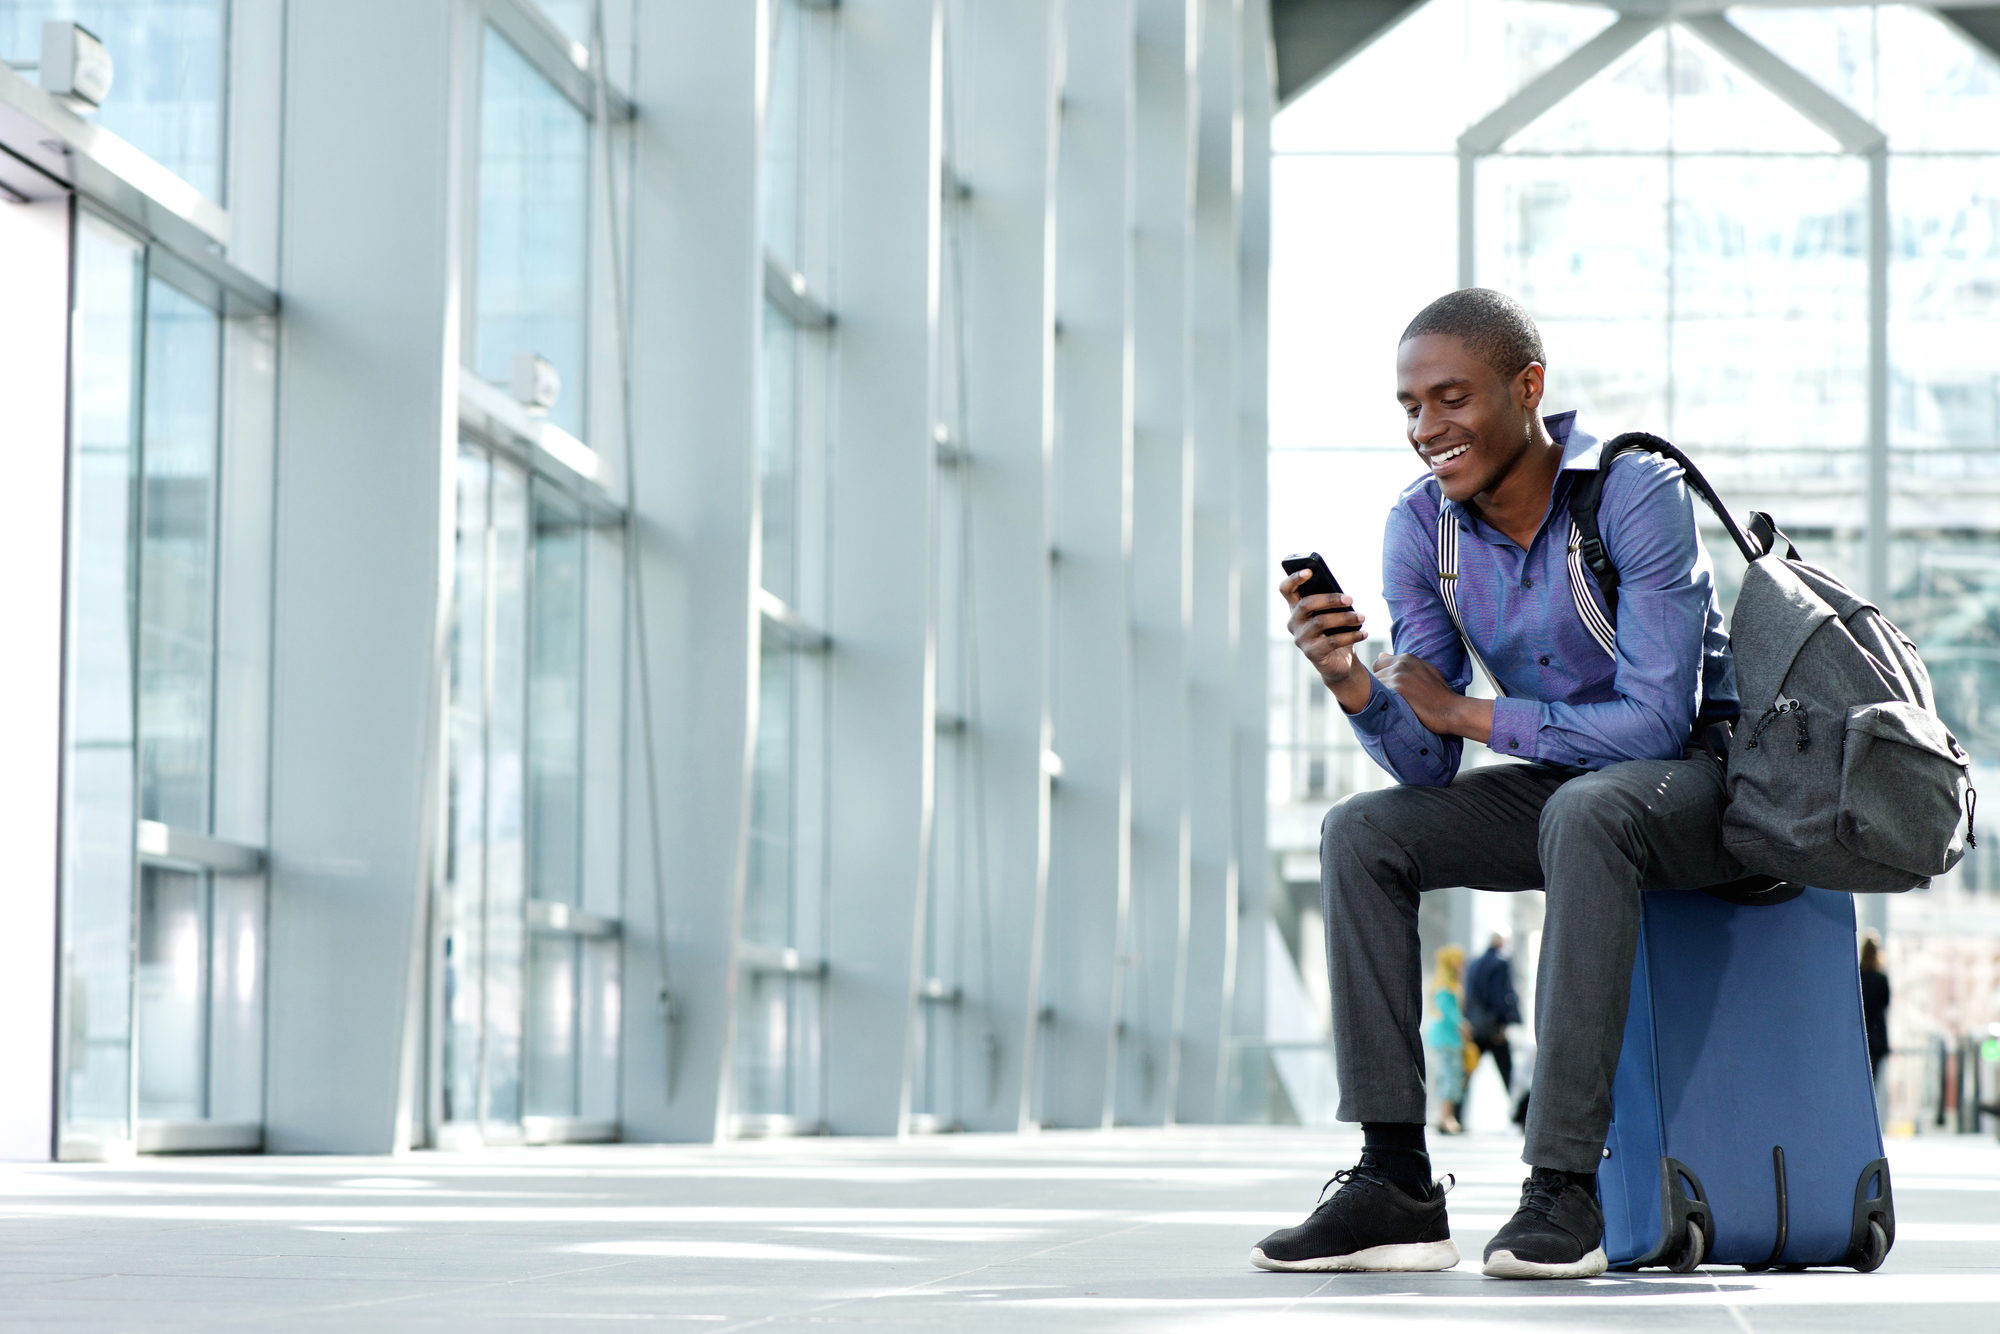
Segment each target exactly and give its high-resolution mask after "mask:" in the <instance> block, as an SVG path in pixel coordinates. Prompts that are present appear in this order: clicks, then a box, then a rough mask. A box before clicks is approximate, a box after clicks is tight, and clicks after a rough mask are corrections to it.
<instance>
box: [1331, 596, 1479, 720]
mask: <svg viewBox="0 0 2000 1334" xmlns="http://www.w3.org/2000/svg"><path fill="white" fill-rule="evenodd" d="M1296 614H1297V613H1294V615H1295V616H1296ZM1307 656H1308V657H1310V656H1311V655H1310V654H1308V655H1307ZM1375 677H1376V679H1377V680H1379V681H1381V683H1382V684H1383V685H1385V686H1387V687H1389V689H1391V690H1393V691H1395V692H1396V693H1397V694H1399V695H1401V696H1402V697H1403V698H1404V699H1406V700H1408V701H1409V702H1410V708H1411V709H1412V710H1414V711H1415V713H1416V715H1417V721H1418V722H1420V723H1422V724H1423V725H1424V726H1425V727H1428V728H1430V729H1431V731H1433V732H1436V733H1437V734H1438V735H1439V736H1462V737H1466V738H1468V739H1470V740H1473V741H1486V740H1490V739H1491V738H1492V736H1493V701H1492V700H1490V699H1467V698H1466V697H1465V696H1463V695H1461V694H1459V693H1458V692H1457V691H1456V690H1453V689H1452V688H1451V686H1450V685H1448V684H1446V682H1445V679H1444V677H1443V676H1441V675H1439V673H1438V669H1437V668H1435V667H1433V666H1431V665H1430V664H1429V663H1428V662H1425V661H1424V660H1423V659H1422V658H1419V657H1417V656H1416V655H1415V654H1413V653H1384V654H1383V655H1382V656H1381V657H1379V658H1377V659H1375Z"/></svg>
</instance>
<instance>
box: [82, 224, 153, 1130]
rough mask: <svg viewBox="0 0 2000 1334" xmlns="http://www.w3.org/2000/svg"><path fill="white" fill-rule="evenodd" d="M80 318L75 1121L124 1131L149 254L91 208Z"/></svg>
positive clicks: (127, 1106) (85, 226)
mask: <svg viewBox="0 0 2000 1334" xmlns="http://www.w3.org/2000/svg"><path fill="white" fill-rule="evenodd" d="M75 265H76V276H75V284H76V298H75V300H76V309H75V314H74V316H73V318H72V321H71V338H72V342H71V346H70V359H71V367H72V370H71V380H70V389H71V395H72V398H71V416H70V423H71V433H72V434H71V442H70V449H71V478H72V481H71V486H70V497H71V502H70V503H71V506H72V509H71V514H70V543H71V545H70V558H69V565H70V570H69V580H70V586H69V625H68V637H69V644H70V652H69V654H68V661H67V670H68V683H67V688H66V689H65V691H64V697H65V702H66V709H67V715H68V716H67V718H66V720H65V724H66V730H67V742H68V757H67V760H66V762H65V763H64V765H63V777H64V784H65V792H64V819H63V923H62V930H63V947H62V948H63V960H62V968H63V1009H64V1031H63V1092H62V1105H63V1115H64V1117H65V1120H66V1126H65V1129H71V1128H74V1129H76V1130H78V1131H80V1132H82V1133H85V1134H95V1135H103V1136H108V1137H110V1138H118V1139H122V1138H126V1137H127V1136H128V1135H129V1130H128V1128H127V1120H128V1117H129V1115H130V1090H131V1084H130V1073H131V1045H130V1036H131V1022H130V1021H131V997H132V992H131V985H132V964H131V947H132V898H133V892H134V879H133V878H134V875H135V871H136V868H135V865H134V847H133V824H132V822H133V819H134V818H135V816H136V814H137V791H136V785H137V783H136V780H137V758H136V755H135V751H134V743H135V740H136V738H135V736H134V730H133V689H134V680H133V647H132V630H133V624H132V621H133V607H134V603H135V602H136V588H135V581H134V578H133V570H132V529H133V512H134V488H135V483H136V474H137V465H138V454H139V450H138V421H137V418H138V413H137V409H138V404H137V402H136V397H135V394H134V385H135V382H136V379H137V372H138V350H139V344H140V292H141V286H140V284H141V281H142V274H143V271H144V270H143V256H142V253H141V251H140V248H139V246H138V245H137V243H135V242H133V241H132V240H130V239H129V238H128V237H126V236H125V235H124V234H123V233H122V232H118V231H115V230H113V229H112V228H110V227H107V226H105V225H103V224H101V223H99V222H98V221H97V220H96V219H94V218H92V217H90V216H89V215H88V214H85V215H82V216H81V217H80V218H79V221H78V224H77V231H76V258H75Z"/></svg>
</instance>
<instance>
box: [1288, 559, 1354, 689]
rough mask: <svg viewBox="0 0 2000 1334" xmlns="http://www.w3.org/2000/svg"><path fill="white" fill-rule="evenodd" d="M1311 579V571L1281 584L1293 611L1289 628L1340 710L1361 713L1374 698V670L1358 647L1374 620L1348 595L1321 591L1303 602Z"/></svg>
mask: <svg viewBox="0 0 2000 1334" xmlns="http://www.w3.org/2000/svg"><path fill="white" fill-rule="evenodd" d="M1310 578H1312V571H1311V570H1300V571H1299V572H1298V573H1297V574H1294V575H1291V576H1289V577H1288V578H1287V579H1286V580H1285V581H1284V582H1283V583H1281V584H1279V585H1278V591H1279V592H1280V593H1282V594H1284V596H1285V601H1286V602H1288V603H1290V604H1291V608H1292V615H1291V619H1290V620H1289V621H1287V622H1286V628H1287V629H1289V630H1290V631H1291V632H1292V642H1293V643H1295V644H1297V645H1298V646H1299V652H1301V653H1303V654H1305V655H1306V661H1307V662H1310V663H1311V664H1312V665H1313V668H1314V669H1315V670H1316V671H1318V672H1319V679H1320V680H1322V681H1324V682H1326V688H1327V689H1328V690H1331V691H1332V692H1333V697H1334V698H1335V699H1337V700H1339V701H1340V707H1341V708H1343V709H1345V710H1346V711H1347V712H1349V713H1359V712H1361V710H1363V709H1365V708H1367V707H1368V697H1369V695H1370V694H1372V693H1373V692H1374V686H1373V685H1372V683H1371V682H1370V680H1369V676H1368V669H1367V668H1366V667H1363V666H1362V665H1361V662H1360V660H1359V659H1358V658H1356V657H1355V655H1354V646H1355V645H1356V644H1358V643H1360V642H1361V641H1362V640H1364V639H1366V638H1368V632H1367V631H1366V630H1363V629H1362V628H1361V623H1362V622H1363V621H1365V620H1367V619H1368V618H1367V617H1365V616H1363V615H1362V614H1361V613H1360V612H1358V611H1354V610H1353V609H1352V608H1353V606H1354V599H1353V598H1351V597H1349V596H1348V595H1347V594H1345V593H1316V594H1314V595H1313V596H1312V597H1309V598H1304V599H1301V598H1300V597H1299V587H1300V585H1302V584H1304V583H1305V581H1306V580H1308V579H1310Z"/></svg>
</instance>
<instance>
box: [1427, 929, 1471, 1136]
mask: <svg viewBox="0 0 2000 1334" xmlns="http://www.w3.org/2000/svg"><path fill="white" fill-rule="evenodd" d="M1436 961H1437V967H1436V970H1435V971H1434V972H1433V973H1432V974H1431V994H1430V1004H1431V1009H1432V1010H1434V1011H1435V1012H1436V1014H1437V1018H1435V1019H1433V1020H1431V1022H1430V1026H1429V1027H1428V1028H1427V1029H1425V1031H1424V1046H1425V1047H1427V1048H1428V1049H1429V1057H1430V1061H1429V1065H1430V1077H1431V1099H1432V1100H1433V1101H1434V1102H1435V1103H1436V1104H1437V1109H1438V1119H1437V1126H1438V1129H1439V1130H1440V1131H1442V1132H1443V1133H1444V1134H1447V1135H1456V1134H1458V1133H1460V1132H1461V1131H1462V1130H1463V1129H1464V1127H1463V1126H1461V1125H1460V1124H1459V1121H1458V1106H1459V1103H1461V1102H1462V1101H1464V1099H1465V1036H1466V1024H1465V1015H1464V1011H1463V1008H1462V1007H1461V1005H1460V1003H1459V974H1460V972H1461V971H1462V970H1463V969H1464V967H1465V950H1464V948H1463V947H1462V946H1458V945H1444V946H1441V947H1440V948H1439V949H1438V952H1437V955H1436Z"/></svg>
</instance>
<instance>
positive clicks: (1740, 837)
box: [1570, 432, 1978, 893]
mask: <svg viewBox="0 0 2000 1334" xmlns="http://www.w3.org/2000/svg"><path fill="white" fill-rule="evenodd" d="M1632 449H1643V450H1647V451H1650V452H1652V453H1655V454H1661V455H1664V456H1665V457H1667V458H1670V459H1672V460H1673V461H1674V462H1676V463H1678V464H1679V465H1680V466H1681V468H1682V470H1683V471H1684V472H1685V473H1686V474H1687V478H1686V480H1687V483H1688V485H1689V486H1691V487H1693V488H1694V489H1695V491H1696V492H1697V493H1698V494H1699V495H1700V496H1701V498H1702V499H1703V500H1704V501H1705V502H1707V504H1708V506H1709V508H1710V509H1712V510H1714V511H1715V513H1716V517H1718V518H1719V519H1721V520H1722V526H1723V527H1724V528H1726V529H1728V530H1729V536H1730V537H1731V538H1732V539H1733V540H1734V541H1735V543H1736V546H1737V549H1738V550H1739V551H1741V552H1742V553H1743V558H1744V559H1745V560H1746V561H1748V562H1749V566H1750V568H1749V569H1748V570H1747V571H1746V572H1745V573H1744V576H1743V590H1742V592H1741V593H1740V594H1739V595H1738V597H1737V599H1736V612H1735V615H1734V616H1732V617H1731V619H1730V635H1729V637H1730V643H1731V646H1732V647H1733V649H1734V650H1735V656H1736V687H1737V695H1738V697H1739V698H1740V699H1741V700H1742V702H1743V704H1742V708H1743V713H1742V716H1741V717H1740V718H1739V719H1738V720H1737V721H1736V727H1735V734H1734V736H1733V737H1731V739H1730V741H1729V778H1728V792H1729V807H1728V809H1727V810H1726V811H1725V812H1724V813H1723V818H1722V841H1723V844H1724V845H1725V846H1726V847H1727V848H1728V849H1729V851H1730V852H1732V853H1734V854H1735V856H1736V858H1737V860H1739V861H1741V862H1742V863H1743V865H1744V868H1745V869H1746V870H1748V871H1750V872H1752V873H1753V875H1756V876H1768V877H1770V878H1771V879H1773V880H1777V881H1786V882H1789V883H1790V884H1792V885H1817V886H1819V887H1821V888H1823V889H1837V890H1843V891H1846V892H1848V893H1881V892H1892V893H1893V892H1897V891H1901V890H1907V889H1920V888H1922V887H1924V886H1926V885H1928V884H1930V880H1931V877H1932V876H1934V875H1941V874H1943V873H1944V872H1946V871H1949V870H1950V869H1951V868H1952V867H1954V866H1956V865H1958V862H1959V859H1960V858H1961V857H1963V856H1964V855H1965V849H1966V848H1967V847H1969V846H1973V845H1974V843H1975V837H1974V834H1973V828H1972V817H1973V810H1974V804H1975V802H1976V801H1977V800H1978V793H1977V792H1975V791H1974V790H1973V787H1972V774H1971V767H1970V763H1971V762H1970V759H1969V757H1968V756H1967V755H1966V753H1965V751H1964V749H1963V748H1961V747H1960V746H1959V744H1958V740H1957V738H1955V737H1953V736H1952V734H1951V730H1950V729H1949V728H1947V727H1946V726H1945V725H1944V720H1943V719H1941V718H1939V717H1938V714H1937V705H1936V702H1935V698H1934V696H1933V694H1932V691H1931V678H1930V673H1929V672H1928V671H1927V670H1925V668H1924V664H1923V660H1922V659H1921V658H1919V657H1918V656H1917V649H1916V645H1914V644H1912V643H1911V642H1910V640H1909V638H1908V637H1907V636H1906V635H1904V634H1903V632H1902V631H1901V630H1898V629H1897V628H1896V627H1895V625H1894V624H1892V623H1891V622H1890V620H1889V618H1888V617H1886V616H1884V615H1883V614H1882V613H1881V612H1880V611H1879V610H1878V609H1877V608H1876V607H1875V606H1873V605H1872V604H1871V603H1869V602H1867V601H1864V600H1863V599H1861V598H1859V597H1857V596H1855V595H1854V593H1852V592H1851V591H1849V590H1848V589H1847V588H1846V587H1845V586H1844V585H1843V584H1842V583H1841V582H1840V581H1839V580H1838V579H1836V578H1834V577H1833V576H1832V575H1830V574H1828V573H1827V572H1826V571H1825V570H1822V569H1820V568H1819V567H1818V566H1815V565H1809V564H1807V563H1806V562H1805V561H1802V560H1800V559H1799V553H1798V551H1797V550H1796V549H1795V548H1793V546H1792V543H1791V540H1790V539H1789V538H1787V537H1786V536H1785V535H1784V534H1783V533H1781V532H1779V531H1778V528H1777V525H1776V524H1774V523H1773V522H1772V521H1771V517H1770V516H1769V515H1768V514H1762V513H1755V514H1753V515H1752V516H1751V524H1750V530H1749V532H1748V533H1746V532H1745V531H1744V530H1743V528H1741V527H1740V526H1739V525H1738V524H1737V522H1736V520H1735V518H1734V517H1733V516H1732V515H1731V514H1730V512H1729V509H1728V507H1727V506H1725V505H1724V504H1723V503H1722V501H1721V500H1720V499H1719V498H1717V496H1716V494H1715V489H1714V488H1713V487H1711V486H1710V485H1709V484H1708V479H1706V478H1705V477H1703V476H1702V475H1701V471H1700V470H1699V469H1698V468H1696V467H1695V466H1694V464H1693V463H1692V462H1691V461H1690V460H1689V459H1688V457H1687V456H1686V455H1685V454H1683V453H1681V452H1680V451H1679V450H1678V449H1675V448H1674V447H1673V446H1672V445H1670V444H1668V443H1667V442H1666V441H1664V440H1662V439H1660V438H1659V437H1658V436H1652V435H1645V434H1642V433H1639V432H1633V433H1630V434H1627V435H1621V436H1619V437H1618V438H1616V439H1615V440H1612V441H1611V442H1610V443H1608V444H1607V445H1605V447H1604V450H1603V454H1602V456H1601V459H1600V462H1599V466H1598V471H1597V472H1596V473H1594V474H1592V475H1591V476H1590V477H1587V478H1581V479H1579V480H1578V484H1577V485H1576V486H1575V487H1574V488H1573V489H1572V490H1571V493H1570V516H1571V518H1572V520H1573V521H1574V522H1575V524H1576V528H1577V535H1578V539H1579V540H1578V542H1577V546H1578V548H1579V550H1578V554H1579V555H1581V556H1582V558H1583V562H1584V563H1585V564H1586V565H1587V566H1588V567H1589V568H1590V571H1591V573H1592V574H1593V575H1594V576H1595V577H1596V581H1597V584H1598V588H1599V590H1600V592H1602V594H1603V595H1604V600H1605V603H1606V605H1607V607H1608V609H1609V611H1610V614H1611V622H1612V624H1613V625H1614V626H1615V625H1616V624H1617V615H1618V603H1617V596H1618V572H1617V570H1616V569H1614V568H1613V567H1612V565H1611V561H1610V559H1609V558H1608V557H1607V556H1606V555H1605V552H1604V543H1603V541H1602V539H1601V537H1600V535H1599V533H1598V530H1597V503H1598V500H1599V498H1600V497H1601V495H1602V493H1603V489H1604V477H1605V474H1606V473H1607V472H1608V471H1609V470H1610V467H1611V462H1612V460H1613V459H1614V458H1615V457H1617V456H1618V455H1619V454H1621V453H1624V452H1625V451H1627V450H1632ZM1781 543H1782V544H1783V546H1784V550H1785V554H1784V555H1783V556H1779V555H1776V554H1775V552H1776V551H1777V548H1778V546H1779V544H1781ZM1573 582H1580V581H1573ZM1576 594H1577V600H1578V603H1579V606H1580V605H1581V604H1582V603H1584V602H1587V601H1588V600H1589V599H1588V598H1587V597H1586V596H1585V595H1584V594H1583V592H1582V590H1581V588H1580V587H1579V588H1578V589H1577V590H1576ZM1593 610H1594V609H1593ZM1586 623H1587V622H1586ZM1704 712H1705V711H1704ZM1701 730H1703V729H1701V728H1700V727H1698V728H1697V732H1700V731H1701ZM1711 735H1712V734H1711ZM1961 817H1963V819H1964V825H1965V829H1964V835H1963V837H1961V836H1960V832H1959V822H1960V818H1961ZM1747 890H1748V887H1746V892H1747Z"/></svg>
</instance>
